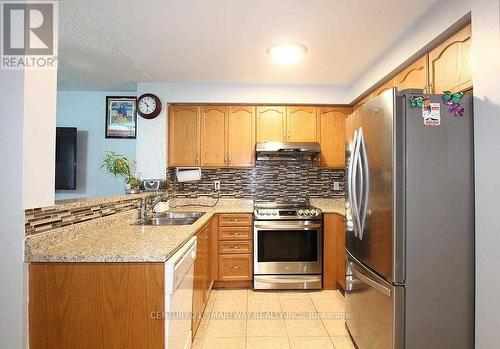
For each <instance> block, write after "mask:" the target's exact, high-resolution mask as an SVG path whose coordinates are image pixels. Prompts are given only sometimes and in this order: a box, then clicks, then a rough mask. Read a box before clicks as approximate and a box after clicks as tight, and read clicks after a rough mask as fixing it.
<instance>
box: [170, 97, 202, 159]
mask: <svg viewBox="0 0 500 349" xmlns="http://www.w3.org/2000/svg"><path fill="white" fill-rule="evenodd" d="M168 109H169V116H168V164H169V166H172V167H174V166H199V165H200V142H199V140H200V137H199V130H200V122H199V113H198V109H199V107H197V106H183V105H172V106H169V108H168Z"/></svg>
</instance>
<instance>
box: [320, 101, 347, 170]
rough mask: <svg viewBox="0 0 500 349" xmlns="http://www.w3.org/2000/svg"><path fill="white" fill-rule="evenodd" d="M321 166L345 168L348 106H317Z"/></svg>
mask: <svg viewBox="0 0 500 349" xmlns="http://www.w3.org/2000/svg"><path fill="white" fill-rule="evenodd" d="M317 112H318V117H319V123H320V127H319V128H320V137H319V142H320V144H321V154H320V165H321V166H322V167H332V168H341V169H343V168H345V119H346V118H347V116H349V114H350V113H352V108H350V107H321V108H318V111H317Z"/></svg>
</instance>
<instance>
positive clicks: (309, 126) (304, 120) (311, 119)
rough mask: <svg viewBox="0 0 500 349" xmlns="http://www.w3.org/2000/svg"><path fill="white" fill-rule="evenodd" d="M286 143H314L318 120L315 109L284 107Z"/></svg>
mask: <svg viewBox="0 0 500 349" xmlns="http://www.w3.org/2000/svg"><path fill="white" fill-rule="evenodd" d="M286 119H287V136H286V139H287V141H288V142H316V141H317V140H318V120H317V118H316V108H315V107H301V106H299V107H286Z"/></svg>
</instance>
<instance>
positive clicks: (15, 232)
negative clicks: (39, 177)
mask: <svg viewBox="0 0 500 349" xmlns="http://www.w3.org/2000/svg"><path fill="white" fill-rule="evenodd" d="M24 84H25V82H24V71H5V70H0V98H1V103H0V123H1V125H2V126H1V127H0V183H1V184H2V194H1V195H0V347H1V348H13V349H14V348H21V347H24V345H23V337H24V338H26V336H25V334H26V333H24V336H23V330H24V331H25V330H26V327H25V326H24V328H23V323H25V320H26V319H25V318H24V317H23V315H24V314H25V310H26V300H27V296H26V288H25V287H23V280H24V276H25V275H23V241H24V210H23V183H22V176H23V173H22V171H23V113H24Z"/></svg>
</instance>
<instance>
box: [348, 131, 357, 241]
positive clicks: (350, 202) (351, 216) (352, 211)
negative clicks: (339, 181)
mask: <svg viewBox="0 0 500 349" xmlns="http://www.w3.org/2000/svg"><path fill="white" fill-rule="evenodd" d="M357 140H358V130H355V131H354V136H353V138H352V149H351V150H350V156H349V159H348V164H347V202H348V205H349V210H348V211H347V212H346V213H347V214H346V218H347V219H348V220H350V222H351V224H352V231H353V232H354V236H356V237H357V236H358V233H357V230H356V224H355V219H354V215H355V207H354V201H353V197H354V189H353V186H352V185H353V182H354V181H353V171H354V154H356V144H357ZM347 223H349V222H347ZM347 227H349V224H347Z"/></svg>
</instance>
